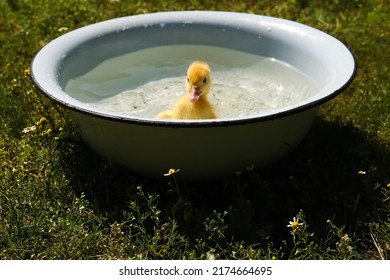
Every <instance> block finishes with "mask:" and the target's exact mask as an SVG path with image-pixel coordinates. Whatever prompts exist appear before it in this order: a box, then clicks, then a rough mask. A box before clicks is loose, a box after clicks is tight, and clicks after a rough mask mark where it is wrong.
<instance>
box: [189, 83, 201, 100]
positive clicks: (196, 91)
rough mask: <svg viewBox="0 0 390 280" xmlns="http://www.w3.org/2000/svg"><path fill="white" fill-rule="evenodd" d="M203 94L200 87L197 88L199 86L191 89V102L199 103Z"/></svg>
mask: <svg viewBox="0 0 390 280" xmlns="http://www.w3.org/2000/svg"><path fill="white" fill-rule="evenodd" d="M201 93H202V92H201V91H200V88H199V87H197V86H193V87H191V90H190V101H191V102H192V103H195V102H196V101H198V100H199V98H200V94H201Z"/></svg>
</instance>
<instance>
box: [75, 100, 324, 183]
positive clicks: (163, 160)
mask: <svg viewBox="0 0 390 280" xmlns="http://www.w3.org/2000/svg"><path fill="white" fill-rule="evenodd" d="M70 112H71V115H72V117H73V118H74V120H75V122H76V124H78V126H79V130H80V133H81V135H82V138H83V139H84V140H85V141H86V142H87V143H88V144H89V145H90V146H91V147H92V148H93V149H94V150H95V151H96V152H98V153H99V154H100V155H102V156H103V157H105V158H108V159H110V160H112V161H114V162H116V163H119V164H121V165H123V166H125V167H126V168H128V169H129V170H131V171H133V172H134V173H135V174H139V175H142V176H147V177H154V178H162V176H163V174H164V173H166V172H167V170H168V169H170V168H180V170H181V171H180V176H181V177H183V178H185V179H188V180H202V179H207V178H218V177H222V176H230V175H233V174H234V173H235V172H236V171H240V170H243V169H245V168H246V167H249V166H251V165H254V166H255V167H261V166H264V165H265V164H268V163H270V162H273V161H276V160H277V159H279V158H281V157H282V156H284V155H286V154H288V153H289V152H290V151H292V150H293V148H294V147H296V146H297V144H298V143H299V142H300V141H301V140H302V139H303V137H304V136H305V135H306V133H307V132H308V130H309V129H310V127H311V125H312V123H313V120H314V118H315V115H316V112H317V108H314V109H311V110H308V111H304V112H301V113H299V114H296V115H291V116H288V117H284V118H280V119H275V120H269V121H263V122H257V123H256V122H254V123H247V124H241V125H234V126H226V127H223V126H215V127H180V128H178V127H161V126H150V125H142V124H136V123H128V122H118V121H112V120H108V119H104V118H98V117H93V116H91V115H86V114H82V113H79V112H76V111H70ZM161 147H163V148H161Z"/></svg>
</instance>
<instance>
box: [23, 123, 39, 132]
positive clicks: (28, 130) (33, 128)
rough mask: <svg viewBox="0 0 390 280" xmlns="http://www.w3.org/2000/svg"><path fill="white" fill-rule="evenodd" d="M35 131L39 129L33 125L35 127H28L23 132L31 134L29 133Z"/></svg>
mask: <svg viewBox="0 0 390 280" xmlns="http://www.w3.org/2000/svg"><path fill="white" fill-rule="evenodd" d="M35 129H37V127H36V126H35V125H33V126H28V127H26V128H24V129H23V130H22V132H23V133H29V132H31V131H34V130H35Z"/></svg>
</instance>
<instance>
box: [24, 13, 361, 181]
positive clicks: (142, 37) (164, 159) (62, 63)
mask: <svg viewBox="0 0 390 280" xmlns="http://www.w3.org/2000/svg"><path fill="white" fill-rule="evenodd" d="M159 47H161V48H163V49H165V50H167V52H158V51H156V52H154V56H153V55H150V56H148V55H145V56H138V55H137V54H138V53H142V51H146V50H150V49H153V48H159ZM191 48H192V49H194V48H195V50H197V51H188V50H189V49H191ZM205 48H206V50H207V48H211V49H214V50H215V49H217V50H218V51H215V53H214V54H213V55H211V52H208V51H204V52H203V53H202V51H201V50H202V49H205ZM172 49H174V51H171V52H169V50H172ZM223 49H225V50H226V52H225V51H223ZM219 50H221V51H219ZM232 53H233V54H232ZM234 53H240V54H244V55H248V56H250V57H252V58H253V59H252V58H251V59H249V60H248V61H252V60H256V57H259V58H264V57H266V58H270V59H271V61H279V62H281V63H285V64H286V65H287V67H291V68H294V69H297V71H299V72H300V73H301V74H302V75H305V76H306V77H307V79H309V80H310V81H311V82H312V83H313V84H314V85H315V90H314V91H312V92H311V93H310V94H309V95H308V96H305V97H304V98H302V100H298V101H296V102H293V103H287V104H286V105H285V106H281V107H277V106H276V107H275V108H273V109H272V110H264V109H262V108H260V107H259V108H258V107H256V106H252V107H253V108H252V111H251V112H250V113H248V114H244V115H231V116H230V115H228V114H227V115H223V116H221V117H220V118H217V119H206V120H164V119H156V118H155V117H154V116H153V115H150V114H149V115H148V114H145V116H143V115H139V114H138V115H137V114H135V113H134V114H132V110H135V108H136V107H137V106H135V105H134V104H132V102H133V101H131V102H130V101H129V102H122V103H123V104H121V106H122V108H123V106H127V105H128V109H126V110H127V111H128V112H126V110H125V111H119V110H118V111H116V110H108V109H105V108H104V107H98V106H94V102H95V103H98V102H100V101H99V100H103V99H105V98H108V97H110V98H111V97H113V96H115V90H111V89H110V87H109V86H107V85H110V82H112V83H113V84H114V85H115V86H118V87H120V85H123V87H125V86H130V85H129V84H126V82H124V83H122V82H123V81H126V79H127V76H128V77H129V80H131V79H133V83H138V86H139V85H142V84H143V83H144V82H146V80H147V81H153V80H158V79H163V78H166V77H173V76H175V75H177V74H178V73H177V71H178V69H179V70H180V68H177V67H176V65H175V63H176V61H179V60H180V61H187V60H188V61H192V60H198V59H201V60H207V62H208V63H209V64H210V65H211V66H212V65H215V68H214V72H215V74H216V75H217V74H218V73H219V72H218V71H219V68H218V67H224V71H225V72H224V73H227V74H229V69H230V68H233V67H234V66H235V65H234V64H235V63H236V64H240V63H241V60H234ZM131 54H135V55H134V56H133V57H131V56H130V57H131V58H129V59H128V60H127V61H126V63H125V64H126V65H127V64H128V66H129V67H132V66H134V65H132V63H133V64H136V65H135V66H134V67H136V66H137V67H138V66H142V65H149V66H148V67H150V68H148V69H152V70H150V71H146V70H145V71H144V73H143V75H142V77H141V76H140V77H141V78H137V75H136V74H137V73H138V71H135V70H134V68H131V69H133V70H131V71H130V70H129V71H128V72H126V71H124V73H125V74H123V75H122V77H121V82H118V83H116V80H114V78H112V79H113V80H112V81H111V80H109V79H110V78H107V77H110V69H107V70H106V73H107V75H105V76H104V77H103V78H102V79H106V80H107V81H105V82H106V84H105V85H106V88H104V87H102V86H100V87H97V89H96V92H98V94H97V96H98V97H96V96H94V93H93V92H92V93H91V94H92V97H91V98H92V99H88V98H86V95H85V94H83V95H82V94H81V93H80V94H78V90H77V86H76V87H74V88H73V89H72V90H71V91H70V90H68V89H67V87H69V84H70V83H72V82H74V81H78V79H80V77H86V76H88V73H90V71H91V70H93V69H96V68H98V67H103V72H104V71H105V69H104V67H105V66H104V65H106V64H104V63H105V62H107V61H111V60H112V59H118V61H120V60H121V58H122V57H123V58H124V57H127V55H131ZM168 54H169V55H168ZM224 54H229V55H226V56H224ZM163 58H164V59H165V60H164V59H163ZM160 60H161V61H162V60H164V61H165V62H164V63H166V65H167V67H165V68H163V69H164V72H163V73H162V72H161V73H160V72H159V68H153V63H154V62H155V61H160ZM161 61H160V62H161ZM111 64H112V67H117V68H118V67H119V66H118V63H111ZM102 65H103V66H102ZM218 65H219V66H218ZM168 66H169V67H168ZM120 67H124V66H120ZM170 69H171V70H170ZM120 70H121V69H119V70H118V69H117V70H116V71H119V72H120ZM184 70H185V69H184ZM132 71H133V72H132ZM212 71H213V69H212ZM135 72H137V73H135ZM214 72H213V73H214ZM149 73H150V75H149ZM221 73H222V72H221ZM355 73H356V62H355V59H354V56H353V54H352V53H351V51H350V50H349V49H348V48H347V47H346V46H345V45H344V44H343V43H342V42H340V41H339V40H337V39H336V38H334V37H332V36H330V35H328V34H326V33H324V32H322V31H320V30H318V29H315V28H312V27H309V26H307V25H303V24H300V23H297V22H293V21H289V20H285V19H280V18H274V17H268V16H262V15H254V14H244V13H234V12H211V11H181V12H161V13H153V14H142V15H135V16H128V17H123V18H116V19H112V20H107V21H103V22H99V23H95V24H91V25H88V26H85V27H82V28H79V29H76V30H74V31H71V32H69V33H66V34H64V35H62V36H60V37H58V38H57V39H55V40H53V41H51V42H50V43H48V44H47V45H46V46H44V47H43V48H42V49H41V50H40V51H39V52H38V53H37V54H36V56H35V57H34V59H33V62H32V64H31V76H32V79H33V81H34V83H35V84H36V86H37V87H38V88H39V89H40V91H41V92H42V93H43V94H44V95H45V96H47V97H48V98H50V99H52V100H53V101H55V102H57V103H59V104H60V105H62V106H64V107H66V108H67V109H68V110H69V113H70V115H71V117H72V118H73V120H74V122H75V124H76V125H77V127H78V129H79V131H80V134H81V136H82V138H83V139H84V141H85V142H86V143H87V144H88V145H89V146H90V147H91V148H92V149H93V150H95V151H96V152H97V153H98V154H100V155H101V156H103V157H105V158H107V159H110V160H112V161H114V162H116V163H118V164H119V165H122V166H124V167H126V168H128V169H129V170H131V171H132V172H134V174H138V175H141V176H147V177H154V178H163V174H165V173H167V171H168V170H169V169H170V168H175V169H180V176H181V177H182V178H183V179H187V180H202V179H205V178H219V177H223V176H229V175H232V174H234V173H235V172H236V171H240V170H243V169H245V168H246V167H249V166H255V167H261V166H265V165H267V164H270V163H272V162H274V161H276V160H278V159H280V158H282V157H283V156H285V155H287V154H288V153H289V152H291V151H292V150H293V149H294V148H295V147H296V146H297V145H298V144H299V142H300V141H301V140H302V139H303V138H304V137H305V135H306V134H307V133H308V131H309V129H310V127H311V126H312V124H313V120H314V118H315V116H316V113H317V111H318V108H319V106H320V105H321V104H323V103H325V102H327V101H329V100H330V99H332V98H334V97H335V96H337V95H338V94H340V93H341V92H342V91H343V90H344V89H345V88H346V87H347V86H348V85H349V84H350V83H351V82H352V80H353V78H354V77H355ZM126 75H127V76H126ZM183 75H185V73H183ZM220 75H222V74H220ZM275 75H277V73H276V74H275ZM259 77H260V79H261V76H260V75H259ZM259 84H260V82H259ZM81 88H82V86H80V92H81V91H82V90H81ZM183 88H184V78H183ZM105 94H107V96H105ZM155 94H156V96H152V94H149V95H148V96H146V97H147V98H150V99H154V100H157V101H158V98H159V97H158V91H157V92H156V93H155ZM258 94H259V96H262V95H264V91H261V90H259V92H258ZM217 95H218V94H217ZM144 97H145V96H144ZM174 97H175V96H172V99H173V98H174ZM282 97H283V95H282ZM94 98H95V99H94ZM99 98H100V99H99ZM132 100H135V101H134V102H136V101H137V100H136V99H132ZM275 102H276V103H277V102H278V101H277V100H276V101H275ZM119 103H121V102H119ZM127 103H129V104H127ZM220 103H221V104H220V105H219V106H220V107H221V108H223V106H224V104H223V100H222V99H221V100H220ZM249 105H250V104H249V103H248V106H249ZM126 108H127V107H126ZM257 108H258V110H257Z"/></svg>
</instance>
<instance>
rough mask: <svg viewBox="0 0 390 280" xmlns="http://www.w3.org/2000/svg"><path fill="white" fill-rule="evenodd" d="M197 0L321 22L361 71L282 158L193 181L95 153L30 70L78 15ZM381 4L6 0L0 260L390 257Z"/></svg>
mask: <svg viewBox="0 0 390 280" xmlns="http://www.w3.org/2000/svg"><path fill="white" fill-rule="evenodd" d="M38 3H39V4H38ZM195 9H196V10H224V11H237V12H246V13H255V14H263V15H269V16H276V17H281V18H286V19H291V20H294V21H298V22H301V23H304V24H308V25H310V26H313V27H315V28H318V29H320V30H323V31H325V32H327V33H329V34H331V35H333V36H335V37H336V38H338V39H340V40H341V41H343V42H344V43H345V44H346V45H347V46H348V47H349V48H350V49H351V50H352V52H353V53H354V55H355V56H356V59H357V61H358V65H359V68H358V72H357V76H356V78H355V80H354V82H353V83H352V84H351V86H350V87H349V88H348V89H347V90H346V91H345V92H344V93H342V94H341V95H340V96H338V97H337V98H335V99H333V100H332V101H330V102H328V103H326V104H325V105H323V106H322V107H321V109H320V112H319V114H318V117H317V118H316V120H315V123H314V125H313V128H312V129H311V131H310V132H309V134H308V135H307V137H306V138H305V140H304V141H303V142H302V143H301V144H300V145H299V147H297V149H296V150H295V151H294V152H292V153H291V154H290V155H288V156H287V157H285V158H284V159H282V160H280V161H279V162H277V163H275V164H273V165H271V166H267V167H265V168H262V169H257V168H255V169H253V170H252V169H248V170H245V171H244V172H240V173H235V174H231V176H229V177H226V178H222V179H220V180H217V181H204V180H201V181H200V182H197V183H188V182H185V181H183V180H182V179H181V178H180V172H178V173H175V174H172V175H171V176H167V177H164V176H163V174H162V176H161V180H159V181H156V180H151V179H148V178H143V177H139V176H136V175H135V174H132V173H131V172H129V171H126V170H123V169H121V168H120V167H118V166H116V165H115V164H114V163H112V162H110V161H107V160H105V159H102V158H100V157H99V156H98V155H96V154H95V153H94V152H93V151H91V150H90V149H89V148H88V147H87V146H86V145H85V144H84V143H83V141H82V140H81V139H80V135H79V133H78V131H77V129H76V128H75V126H74V125H73V123H72V121H71V119H70V117H69V115H68V113H67V111H66V110H64V109H63V108H61V107H59V106H57V105H56V104H54V103H52V102H51V101H49V100H47V99H46V98H45V97H43V96H42V95H41V94H40V93H39V91H38V90H37V89H36V88H35V87H34V85H33V83H32V82H31V80H30V77H29V73H28V71H26V70H27V69H28V68H29V65H30V63H31V60H32V59H33V57H34V55H35V53H36V52H37V51H38V50H39V49H40V48H42V47H43V46H44V45H45V44H47V43H48V42H50V41H51V40H53V39H54V38H56V37H58V36H60V35H61V34H63V33H65V32H69V31H71V30H74V29H76V28H78V27H81V26H85V25H88V24H91V23H94V22H98V21H102V20H106V19H111V18H115V17H120V16H127V15H134V14H141V13H149V12H157V11H169V10H195ZM389 14H390V5H389V3H388V1H387V0H366V1H364V0H333V1H317V0H314V1H304V0H287V1H281V0H274V1H265V0H260V1H233V0H219V1H214V0H204V1H196V0H192V1H170V0H167V1H156V0H154V1H135V0H129V1H126V0H122V1H121V0H116V1H115V0H92V1H86V0H69V1H68V0H66V1H65V0H57V1H54V0H42V1H32V0H9V1H7V0H0V46H1V56H0V135H1V137H0V259H390V172H389V171H390V163H389V161H390V141H389V140H390V119H389V116H390V114H389V112H390V96H389V89H390V79H389V65H390V56H389V55H388V49H389V47H390V21H389V20H388V15H389ZM169 168H170V166H167V170H168V169H169ZM200 176H201V175H200ZM294 218H295V219H298V222H299V225H297V226H296V227H287V225H290V222H293V221H294ZM294 225H295V224H294Z"/></svg>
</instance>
